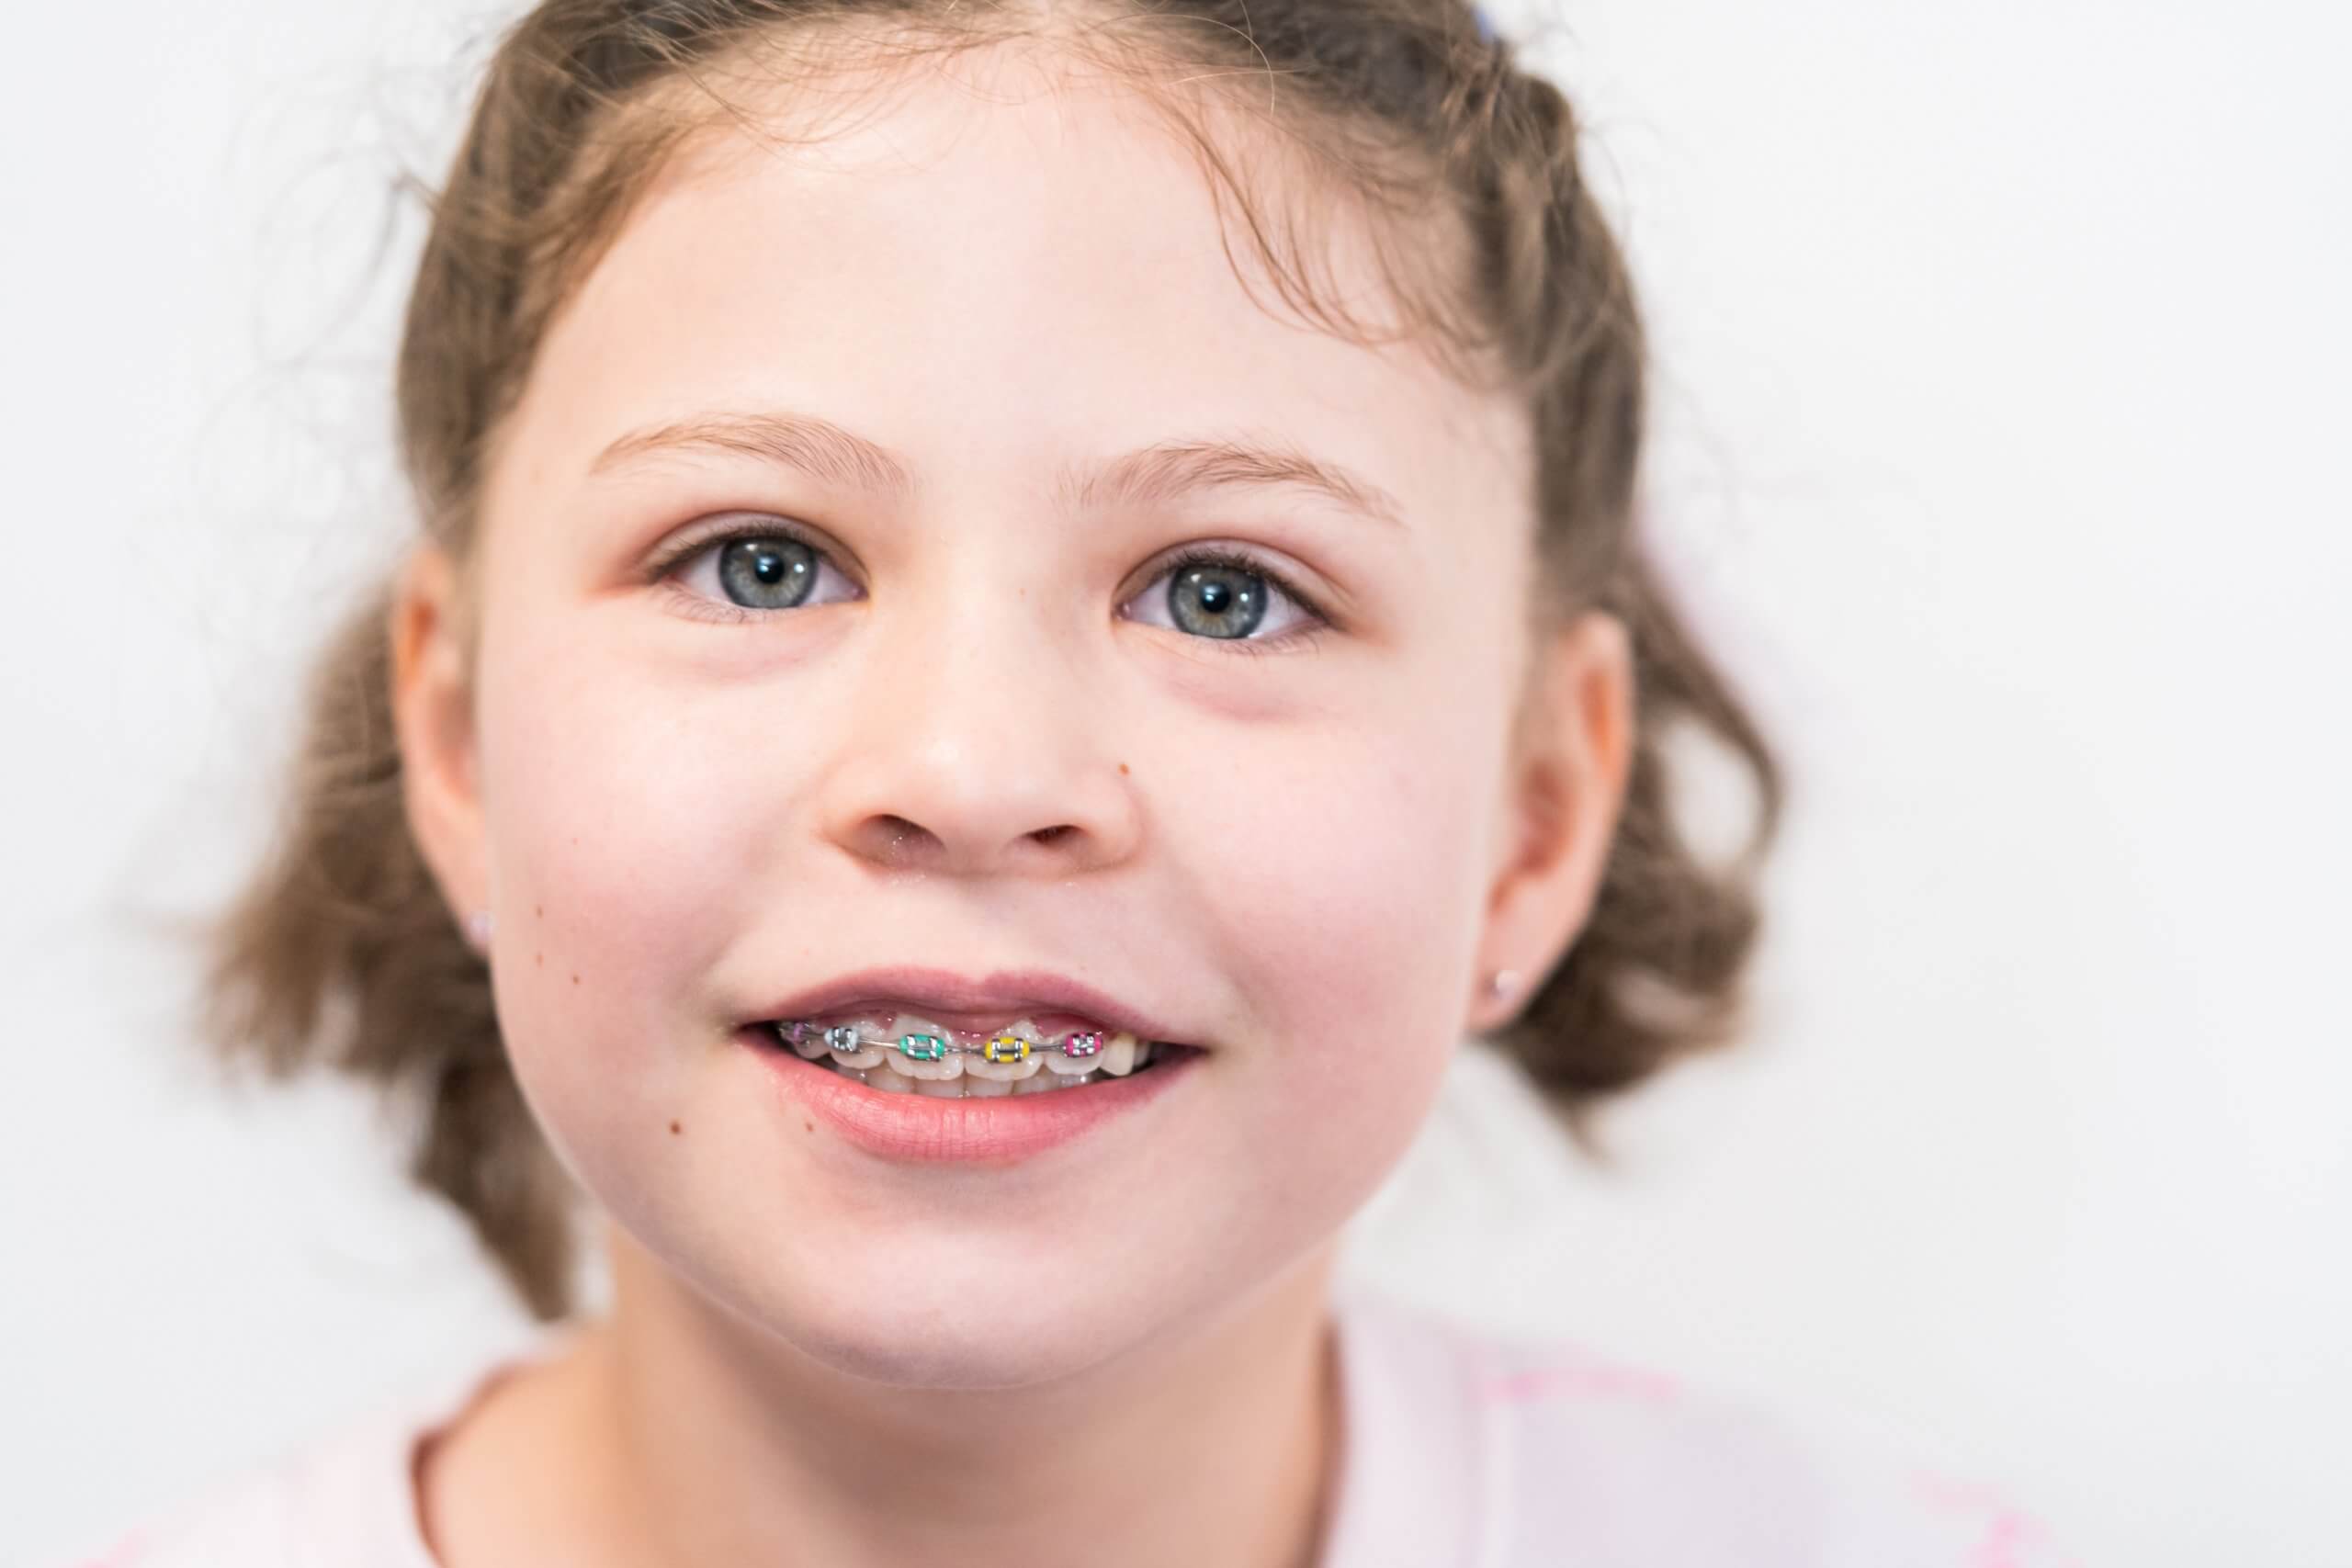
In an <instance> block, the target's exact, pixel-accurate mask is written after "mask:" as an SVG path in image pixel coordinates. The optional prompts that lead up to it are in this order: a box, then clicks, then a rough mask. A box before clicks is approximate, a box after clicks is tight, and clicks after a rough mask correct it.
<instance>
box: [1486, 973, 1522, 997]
mask: <svg viewBox="0 0 2352 1568" xmlns="http://www.w3.org/2000/svg"><path fill="white" fill-rule="evenodd" d="M1518 989H1519V971H1518V970H1516V969H1498V970H1496V971H1495V972H1494V973H1493V974H1491V975H1489V976H1487V995H1488V996H1490V997H1493V998H1496V999H1497V1000H1498V1001H1499V1000H1500V999H1501V998H1505V997H1508V996H1510V994H1511V993H1512V992H1513V991H1516V990H1518Z"/></svg>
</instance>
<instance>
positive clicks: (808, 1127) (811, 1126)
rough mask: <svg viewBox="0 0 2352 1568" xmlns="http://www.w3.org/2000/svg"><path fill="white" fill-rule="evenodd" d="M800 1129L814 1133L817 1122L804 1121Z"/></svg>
mask: <svg viewBox="0 0 2352 1568" xmlns="http://www.w3.org/2000/svg"><path fill="white" fill-rule="evenodd" d="M800 1130H801V1131H802V1132H804V1133H813V1132H815V1131H816V1130H817V1123H815V1122H802V1123H800Z"/></svg>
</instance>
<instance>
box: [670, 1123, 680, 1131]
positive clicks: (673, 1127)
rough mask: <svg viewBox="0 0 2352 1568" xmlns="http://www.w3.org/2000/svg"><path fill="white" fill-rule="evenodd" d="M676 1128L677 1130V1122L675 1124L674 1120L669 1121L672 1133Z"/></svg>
mask: <svg viewBox="0 0 2352 1568" xmlns="http://www.w3.org/2000/svg"><path fill="white" fill-rule="evenodd" d="M677 1130H678V1124H677V1123H676V1122H671V1123H670V1131H672V1132H673V1133H674V1132H676V1131H677Z"/></svg>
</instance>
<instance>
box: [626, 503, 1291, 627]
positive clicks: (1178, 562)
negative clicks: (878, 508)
mask: <svg viewBox="0 0 2352 1568" xmlns="http://www.w3.org/2000/svg"><path fill="white" fill-rule="evenodd" d="M738 539H791V540H793V541H795V542H796V543H797V544H799V545H801V546H802V547H805V548H807V549H809V550H811V551H813V552H815V553H816V554H817V555H819V556H821V557H823V558H824V559H825V560H826V561H828V562H829V563H831V565H832V567H833V570H836V571H839V570H841V566H840V563H839V562H836V561H833V558H832V557H831V555H830V554H828V553H827V551H826V550H825V547H823V546H821V545H820V544H818V543H817V541H816V540H814V539H812V538H810V537H809V536H807V535H806V534H804V533H802V532H801V531H800V530H799V529H797V528H795V527H793V526H791V525H788V524H785V523H781V522H763V523H759V524H739V525H735V526H733V527H729V528H725V529H721V530H719V531H718V532H714V533H708V534H702V535H697V536H693V537H690V538H687V539H685V540H684V541H682V542H681V543H679V544H678V545H676V546H675V547H672V548H670V549H667V550H664V551H662V554H661V555H660V556H659V557H657V558H655V559H654V560H652V561H651V562H650V563H649V564H648V565H647V567H646V575H647V577H648V579H649V580H650V581H656V582H661V583H662V584H664V585H666V586H667V588H668V589H669V590H670V592H671V593H672V595H673V597H674V598H675V599H676V600H677V601H678V604H679V606H680V607H681V608H682V609H683V610H684V612H685V614H687V615H691V616H693V617H694V618H695V619H697V620H705V621H715V622H719V623H722V624H741V623H743V622H746V621H761V620H766V619H768V618H769V617H770V616H772V615H788V614H790V613H791V612H790V611H786V610H752V609H746V608H745V607H744V606H742V605H741V604H720V603H714V602H713V601H711V600H708V599H704V598H701V597H698V596H697V595H695V594H693V593H689V592H686V591H685V589H684V588H683V587H681V586H680V585H679V583H678V581H677V572H678V570H679V569H680V568H682V567H684V566H685V565H687V564H688V563H689V562H691V561H693V560H694V559H695V558H696V557H697V556H699V555H701V554H702V552H703V551H705V550H708V549H714V548H722V547H726V546H728V545H730V544H733V543H734V542H735V541H736V540H738ZM1191 566H1217V567H1225V568H1227V569H1229V570H1234V571H1242V572H1248V573H1249V574H1250V575H1251V576H1252V577H1258V578H1262V579H1264V580H1265V581H1267V582H1269V583H1271V584H1272V586H1273V587H1274V589H1275V590H1276V591H1277V592H1281V593H1282V594H1283V596H1284V597H1285V598H1287V599H1289V600H1290V602H1291V603H1292V604H1295V605H1297V606H1298V608H1299V609H1300V610H1301V611H1303V612H1305V615H1306V620H1305V621H1304V622H1303V623H1302V624H1301V625H1299V626H1294V627H1293V628H1291V629H1290V630H1289V631H1287V632H1284V633H1283V635H1282V636H1280V637H1193V638H1190V639H1189V640H1191V641H1193V642H1204V643H1211V644H1214V645H1216V647H1218V648H1220V649H1232V650H1234V651H1235V652H1238V653H1242V654H1247V655H1250V656H1253V657H1254V656H1258V655H1262V654H1269V653H1281V652H1287V651H1289V650H1291V649H1295V648H1299V647H1303V646H1304V645H1306V643H1308V642H1311V641H1313V640H1314V639H1315V638H1316V637H1319V636H1321V635H1322V634H1323V633H1324V632H1326V631H1329V630H1330V629H1331V619H1330V617H1329V615H1325V614H1324V613H1323V608H1322V606H1321V605H1319V604H1317V603H1316V602H1315V601H1314V600H1313V599H1311V598H1309V597H1308V596H1307V595H1306V593H1304V592H1300V591H1299V590H1298V589H1297V588H1296V587H1295V586H1293V584H1292V583H1291V581H1290V580H1289V579H1288V578H1287V577H1285V576H1283V574H1282V573H1281V572H1278V571H1276V570H1273V569H1272V567H1270V566H1268V565H1267V564H1266V563H1265V562H1263V561H1261V560H1260V559H1258V558H1256V557H1255V556H1251V555H1248V554H1245V553H1244V552H1242V551H1240V550H1238V549H1235V548H1233V547H1230V546H1227V545H1193V546H1188V547H1185V548H1183V549H1182V550H1181V551H1179V552H1178V553H1177V554H1176V555H1174V556H1171V557H1170V558H1169V559H1168V560H1167V561H1166V562H1164V563H1163V564H1162V565H1161V567H1160V569H1159V572H1158V573H1157V574H1155V575H1154V576H1153V578H1152V580H1151V581H1154V582H1157V581H1160V579H1161V578H1163V577H1165V576H1167V575H1168V574H1169V573H1170V572H1173V571H1179V570H1182V569H1184V568H1186V567H1191Z"/></svg>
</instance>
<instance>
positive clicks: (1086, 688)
mask: <svg viewBox="0 0 2352 1568" xmlns="http://www.w3.org/2000/svg"><path fill="white" fill-rule="evenodd" d="M977 554H978V552H975V553H974V555H967V558H966V559H965V561H964V562H963V563H962V564H961V568H960V570H962V573H963V576H962V581H960V582H959V581H944V582H943V583H941V584H940V589H941V591H940V592H936V593H932V592H916V591H913V590H911V589H910V590H908V591H905V592H901V593H900V594H899V596H898V597H897V600H896V602H895V603H886V602H883V598H882V594H880V593H877V594H876V600H877V603H876V604H875V606H874V613H873V615H871V617H870V618H869V620H868V621H867V624H866V625H865V626H864V627H862V628H861V630H860V632H859V634H858V635H860V636H861V637H867V638H870V639H871V642H870V644H869V646H868V647H867V648H866V649H864V650H863V653H864V655H865V657H863V658H862V659H860V660H857V665H858V668H859V676H858V679H859V682H860V684H861V687H862V690H861V691H860V693H859V697H860V700H859V701H858V702H857V703H856V704H855V705H854V710H853V711H854V712H855V713H856V714H857V715H859V718H858V720H857V722H856V725H855V728H854V733H853V734H851V735H849V736H847V737H845V738H844V743H843V744H842V746H841V748H840V750H838V751H837V752H836V753H835V755H836V759H837V761H836V765H835V767H834V768H833V770H832V774H831V779H830V780H829V781H828V784H827V788H826V792H825V796H824V799H825V807H824V813H825V818H826V831H827V832H828V833H829V834H830V836H831V838H832V839H833V840H835V841H836V842H837V843H839V844H840V845H841V846H842V848H843V849H845V850H846V851H848V852H850V853H851V854H853V855H854V856H856V857H858V858H859V859H861V860H864V861H866V862H868V863H872V864H873V865H875V866H876V867H877V868H880V869H884V870H889V871H923V872H930V873H933V874H942V875H1033V876H1053V877H1063V876H1069V875H1073V874H1079V873H1081V872H1084V871H1088V870H1092V869H1099V868H1100V867H1102V866H1104V865H1109V864H1114V863H1117V862H1119V861H1122V860H1125V858H1126V857H1127V856H1129V855H1130V854H1132V853H1133V852H1134V849H1135V843H1136V834H1137V831H1138V816H1139V813H1138V810H1137V807H1136V804H1135V801H1134V796H1133V792H1132V787H1131V779H1130V775H1129V773H1128V772H1127V770H1126V768H1125V765H1124V764H1123V763H1122V761H1120V759H1119V756H1118V755H1117V752H1118V739H1117V737H1118V734H1119V726H1118V723H1117V721H1116V718H1115V716H1114V715H1113V714H1111V713H1109V712H1108V711H1106V710H1107V709H1108V708H1109V707H1111V706H1113V705H1114V703H1113V702H1112V700H1111V698H1110V697H1109V696H1108V695H1107V694H1106V693H1105V692H1104V690H1103V683H1104V682H1105V680H1106V678H1107V677H1106V675H1105V672H1104V671H1105V661H1103V660H1098V659H1094V658H1091V657H1090V656H1089V650H1088V649H1086V648H1084V647H1083V646H1081V644H1082V641H1083V638H1084V636H1085V628H1086V626H1088V624H1089V623H1087V622H1086V621H1085V620H1084V619H1083V618H1082V617H1079V618H1075V619H1074V618H1072V617H1069V616H1065V615H1059V614H1041V613H1040V605H1041V594H1042V592H1043V591H1042V590H1040V589H1039V587H1038V586H1037V583H1036V581H1035V578H1034V576H1032V577H1031V578H1030V580H1029V581H1016V580H1015V579H1016V576H1017V573H1016V572H1015V571H1014V570H1012V569H1010V568H1009V567H1007V565H1006V563H1007V562H1010V561H1013V560H1016V559H1018V558H1019V557H1020V552H1012V551H1003V550H999V551H994V552H989V554H990V555H991V556H992V558H993V563H992V564H991V562H989V561H986V560H980V559H977V558H974V556H976V555H977ZM943 575H946V574H943Z"/></svg>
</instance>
